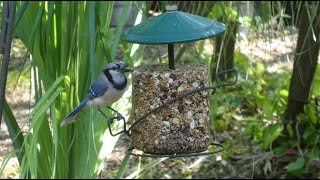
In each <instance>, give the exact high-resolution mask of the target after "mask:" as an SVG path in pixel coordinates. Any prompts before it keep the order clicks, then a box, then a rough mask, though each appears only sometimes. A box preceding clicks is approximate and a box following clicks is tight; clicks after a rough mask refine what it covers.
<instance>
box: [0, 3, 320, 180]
mask: <svg viewBox="0 0 320 180" xmlns="http://www.w3.org/2000/svg"><path fill="white" fill-rule="evenodd" d="M174 3H176V4H177V5H178V7H179V10H182V11H185V12H189V13H192V14H197V15H201V16H204V17H208V18H212V19H215V20H218V21H221V22H224V23H225V24H227V25H228V27H229V28H228V31H227V32H225V33H224V35H222V36H219V37H216V38H211V39H207V40H202V41H198V42H192V43H187V44H176V45H175V48H176V49H177V52H176V57H175V61H176V62H177V63H194V64H205V65H208V66H209V67H210V69H211V72H212V73H211V74H212V76H214V72H215V69H216V66H217V58H218V57H219V56H220V57H221V64H220V67H219V70H224V69H229V68H235V69H237V70H238V72H239V82H238V83H237V85H235V86H233V87H228V88H221V89H218V91H217V92H216V94H215V95H213V96H212V97H211V101H210V107H211V109H210V116H211V120H212V121H211V125H212V132H213V136H214V138H215V141H217V142H219V143H222V144H223V145H224V146H225V148H226V150H225V151H223V152H221V153H218V154H215V155H212V156H207V157H200V158H178V159H165V158H164V159H151V158H135V157H130V156H125V157H124V159H123V160H121V162H120V163H118V164H114V167H108V168H104V163H105V162H106V161H108V159H110V157H111V156H112V151H115V148H114V147H115V145H116V143H117V142H123V141H124V142H125V143H127V144H125V143H123V144H122V145H123V146H124V147H126V148H128V147H129V144H128V142H127V141H126V138H125V137H121V138H120V140H119V141H118V139H119V136H116V137H112V136H111V135H110V134H109V132H108V129H107V123H106V121H105V119H103V116H101V114H99V113H98V111H96V109H94V108H92V109H91V110H87V111H84V112H83V113H82V114H81V115H80V116H79V117H78V122H77V123H74V124H72V125H70V126H68V127H64V128H61V127H60V126H59V124H60V123H61V121H62V120H63V119H64V117H65V116H66V115H67V113H68V112H69V111H71V110H72V109H73V107H75V106H76V105H77V104H78V103H79V102H81V100H82V99H83V98H84V97H85V95H86V91H87V89H88V87H89V85H90V84H91V82H93V80H94V79H95V78H96V77H97V76H98V75H99V74H100V73H101V68H102V67H103V66H105V64H107V63H109V62H113V61H118V60H123V61H124V62H125V63H126V64H128V65H130V66H138V65H140V64H150V63H159V61H161V63H167V54H166V47H165V46H160V45H159V46H150V45H149V46H147V45H136V44H135V45H133V44H130V43H126V42H124V41H121V40H120V35H121V33H122V32H123V30H124V29H126V28H127V23H129V24H131V25H133V24H138V23H139V22H141V21H143V20H145V19H147V18H149V17H150V16H153V15H156V14H158V13H161V12H164V10H165V6H166V5H168V4H169V2H165V1H150V2H149V1H148V2H130V1H127V2H124V3H122V8H121V9H120V11H116V8H115V7H120V6H119V4H117V3H116V2H113V1H109V2H45V1H43V2H18V5H17V13H16V24H15V29H14V33H15V36H16V39H18V40H19V41H20V42H22V44H23V45H22V44H20V47H21V46H25V47H26V49H27V51H19V52H22V55H21V59H20V60H19V62H20V63H21V64H19V65H17V67H19V68H20V69H16V68H13V69H10V74H9V77H8V78H9V79H10V80H9V81H8V92H12V91H14V89H15V88H16V87H17V86H24V85H25V84H26V83H27V84H29V86H27V85H25V86H26V87H24V89H25V90H26V91H29V93H30V94H31V95H32V96H31V97H32V99H30V100H29V104H30V109H31V111H30V113H28V116H27V117H23V125H20V127H16V128H13V127H12V128H11V126H8V122H11V123H17V118H18V117H16V116H14V115H13V113H12V111H13V108H12V105H9V104H8V103H6V104H5V110H4V119H6V121H5V122H6V124H7V127H8V130H9V131H12V132H14V134H13V135H11V139H12V141H13V142H16V143H19V145H20V146H19V148H16V147H15V148H14V149H13V150H12V152H11V153H8V155H7V156H6V158H5V159H4V161H3V163H2V166H1V173H2V172H4V171H5V166H6V164H7V162H8V160H9V159H10V158H11V157H14V156H17V155H18V156H21V157H22V160H21V162H20V164H19V167H18V168H17V169H18V176H19V177H20V178H98V177H109V178H114V177H116V178H121V177H129V178H163V177H164V178H235V177H244V178H259V177H262V178H305V177H310V178H319V171H318V169H319V168H320V160H319V155H320V154H319V153H320V146H319V118H320V106H319V105H320V104H319V101H320V98H319V96H320V94H319V92H320V70H319V67H318V66H317V63H318V53H317V52H319V30H318V29H319V26H320V16H319V2H285V3H280V2H272V3H271V2H269V1H264V2H219V1H217V2H209V1H203V2H196V1H189V2H185V1H177V2H174ZM132 9H135V10H136V13H134V14H131V13H132V12H131V10H132ZM244 9H245V10H244ZM116 12H117V13H118V14H117V15H116V16H117V17H118V20H119V21H118V22H117V23H115V24H114V23H113V20H114V19H113V18H114V17H115V16H113V14H114V13H116ZM129 17H135V18H134V20H130V21H128V19H129ZM301 20H302V21H301ZM133 21H134V22H133ZM302 22H303V23H302ZM302 29H303V30H302ZM299 32H300V33H299ZM301 32H303V33H301ZM287 38H291V39H290V41H291V42H293V41H294V42H297V45H296V46H295V47H294V49H296V50H293V52H285V54H286V56H280V57H275V56H272V55H274V54H275V53H276V52H279V51H280V52H283V51H286V50H288V48H287V45H286V44H283V42H287V40H286V39H287ZM15 44H17V43H15ZM263 45H265V47H271V46H276V48H273V49H272V48H269V49H272V50H266V51H265V52H264V53H263V55H256V54H254V53H255V52H254V51H255V49H253V52H252V50H251V51H250V53H251V54H250V53H244V49H245V47H246V48H250V47H253V46H255V47H261V46H263ZM291 46H292V45H291ZM220 49H222V51H220ZM265 49H268V48H265ZM240 50H242V51H240ZM305 54H307V55H308V56H304V55H305ZM270 56H271V57H272V58H270ZM10 63H11V62H10ZM311 69H312V70H311ZM17 79H19V81H18V80H17ZM28 81H29V82H28ZM16 82H17V83H16ZM299 83H301V84H302V86H301V85H299ZM21 84H24V85H21ZM297 84H298V85H297ZM299 87H302V88H299ZM296 92H299V93H296ZM130 94H131V87H129V89H128V91H127V92H126V94H125V96H124V98H122V99H121V100H120V101H119V102H118V103H116V104H114V105H113V107H114V108H115V109H118V110H119V111H120V112H122V114H123V115H125V117H126V119H128V118H129V112H130V108H131V107H130V106H131V104H130V102H131V101H130ZM301 94H303V96H302V95H301ZM10 106H11V107H10ZM104 111H105V112H106V113H112V112H110V111H108V110H107V109H104ZM10 128H11V129H10ZM112 128H113V130H114V131H118V130H120V129H121V128H122V124H121V123H120V122H116V123H115V124H114V125H113V127H112ZM24 129H25V130H24ZM18 134H20V137H21V135H23V137H22V139H21V138H19V136H18ZM123 139H124V140H123ZM209 150H212V149H209ZM124 153H125V151H124V152H123V155H124Z"/></svg>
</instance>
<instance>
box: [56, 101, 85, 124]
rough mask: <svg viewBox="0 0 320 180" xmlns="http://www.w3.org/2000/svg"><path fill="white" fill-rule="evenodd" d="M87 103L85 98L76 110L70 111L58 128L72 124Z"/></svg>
mask: <svg viewBox="0 0 320 180" xmlns="http://www.w3.org/2000/svg"><path fill="white" fill-rule="evenodd" d="M88 101H89V99H88V98H86V99H85V100H83V101H82V102H81V103H80V104H79V106H77V107H76V108H74V110H73V111H71V113H70V114H69V115H68V116H67V117H66V118H65V119H64V120H63V121H62V123H61V124H60V126H65V125H67V124H71V123H73V122H74V120H75V119H76V118H77V116H78V115H79V113H80V112H81V111H82V110H84V107H85V106H86V104H87V102H88Z"/></svg>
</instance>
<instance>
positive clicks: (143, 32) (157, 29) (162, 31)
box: [121, 11, 227, 44]
mask: <svg viewBox="0 0 320 180" xmlns="http://www.w3.org/2000/svg"><path fill="white" fill-rule="evenodd" d="M226 28H227V27H226V25H224V24H223V23H220V22H217V21H214V20H212V19H208V18H204V17H201V16H197V15H193V14H189V13H185V12H181V11H167V12H165V13H163V14H161V15H159V16H157V17H153V18H150V19H148V20H146V21H144V22H142V23H140V24H138V25H136V26H134V27H132V28H130V29H128V30H126V31H125V32H124V33H123V34H122V35H121V39H122V40H125V41H128V42H131V43H137V44H174V43H184V42H190V41H197V40H202V39H207V38H210V37H213V36H217V35H219V34H221V33H223V32H225V31H226Z"/></svg>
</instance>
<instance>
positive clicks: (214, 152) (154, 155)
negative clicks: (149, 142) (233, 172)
mask: <svg viewBox="0 0 320 180" xmlns="http://www.w3.org/2000/svg"><path fill="white" fill-rule="evenodd" d="M211 146H216V147H219V149H217V150H215V151H213V152H210V151H208V150H206V151H198V152H179V153H172V154H163V153H156V154H149V153H142V154H136V153H133V151H134V150H135V149H134V147H131V148H129V149H128V150H127V154H129V155H133V156H140V157H152V158H163V157H168V158H177V157H191V156H204V155H210V154H216V153H218V152H221V151H223V150H224V147H223V145H221V144H218V143H211Z"/></svg>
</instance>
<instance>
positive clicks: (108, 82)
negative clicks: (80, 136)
mask: <svg viewBox="0 0 320 180" xmlns="http://www.w3.org/2000/svg"><path fill="white" fill-rule="evenodd" d="M132 71H133V70H131V69H127V68H126V66H125V64H124V63H123V62H121V61H120V62H112V63H109V64H107V65H106V66H105V67H104V68H103V69H102V72H103V74H102V75H100V76H99V77H98V78H97V79H96V80H95V81H94V82H93V83H92V84H91V86H90V88H89V89H88V91H87V96H86V98H85V99H84V100H83V101H82V102H81V103H80V104H79V105H78V106H77V107H76V108H74V109H73V110H72V111H71V112H70V113H69V114H68V116H67V117H66V118H65V119H64V120H63V121H62V123H61V124H60V126H65V125H67V124H71V123H73V122H74V121H75V119H76V118H77V116H78V115H79V113H80V112H82V111H83V110H85V109H88V108H90V107H93V106H96V107H97V108H98V110H99V111H100V112H101V113H102V115H103V116H105V117H106V118H108V123H109V124H110V123H112V122H110V121H112V120H113V119H115V118H117V119H118V120H119V119H122V118H123V116H122V115H121V114H120V113H118V112H117V111H116V110H114V109H113V108H111V107H110V106H111V105H112V104H113V103H115V102H117V101H118V100H119V99H120V98H121V97H122V95H123V94H124V92H125V90H126V87H127V84H128V78H127V76H126V75H125V73H126V72H132ZM104 106H106V107H108V108H109V109H111V110H112V111H114V112H116V113H117V117H114V118H110V117H107V116H106V115H104V113H103V112H102V111H101V109H100V107H104Z"/></svg>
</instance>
